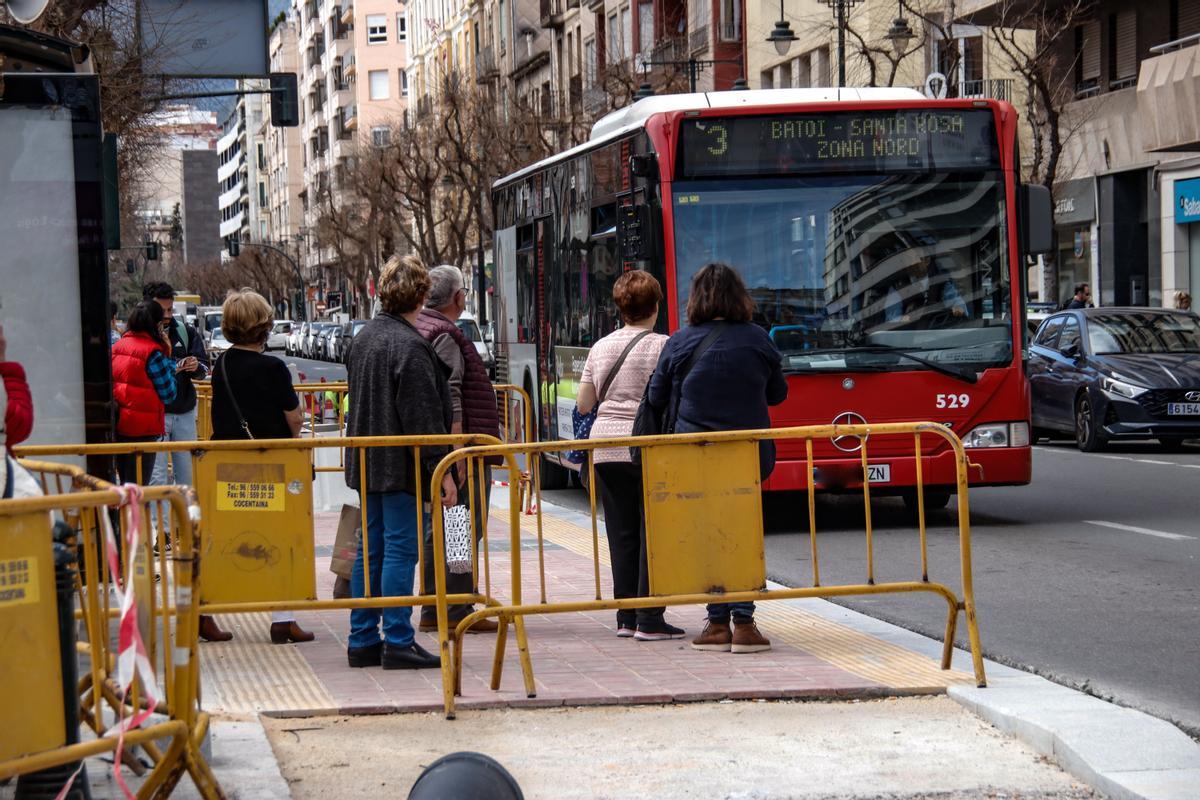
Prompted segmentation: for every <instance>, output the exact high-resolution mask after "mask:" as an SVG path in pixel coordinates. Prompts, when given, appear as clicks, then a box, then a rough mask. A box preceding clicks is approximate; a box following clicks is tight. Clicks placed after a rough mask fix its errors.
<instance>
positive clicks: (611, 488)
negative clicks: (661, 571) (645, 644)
mask: <svg viewBox="0 0 1200 800" xmlns="http://www.w3.org/2000/svg"><path fill="white" fill-rule="evenodd" d="M596 488H597V489H599V490H600V502H601V503H602V504H603V506H604V529H605V530H606V531H607V532H608V555H609V560H611V561H612V573H613V597H615V598H617V599H621V598H623V597H645V596H647V595H648V594H649V593H650V573H649V571H648V570H647V569H646V516H645V510H644V509H643V508H642V469H641V467H639V466H637V465H636V464H629V463H624V462H614V463H608V464H597V465H596ZM665 610H666V609H665V607H663V606H658V607H655V608H639V609H636V610H635V609H622V610H620V611H618V612H617V624H618V625H621V626H624V627H630V628H632V627H634V625H635V624H645V623H653V622H658V621H660V620H661V619H662V618H663V611H665Z"/></svg>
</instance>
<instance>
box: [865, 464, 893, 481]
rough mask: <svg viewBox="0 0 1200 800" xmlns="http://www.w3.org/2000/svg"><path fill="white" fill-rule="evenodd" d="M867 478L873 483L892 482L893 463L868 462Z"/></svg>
mask: <svg viewBox="0 0 1200 800" xmlns="http://www.w3.org/2000/svg"><path fill="white" fill-rule="evenodd" d="M867 480H868V481H870V482H871V483H891V482H892V465H891V464H868V465H867Z"/></svg>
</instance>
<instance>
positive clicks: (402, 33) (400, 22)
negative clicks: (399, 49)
mask: <svg viewBox="0 0 1200 800" xmlns="http://www.w3.org/2000/svg"><path fill="white" fill-rule="evenodd" d="M396 41H397V42H407V41H408V17H406V16H405V15H404V14H403V13H398V14H396Z"/></svg>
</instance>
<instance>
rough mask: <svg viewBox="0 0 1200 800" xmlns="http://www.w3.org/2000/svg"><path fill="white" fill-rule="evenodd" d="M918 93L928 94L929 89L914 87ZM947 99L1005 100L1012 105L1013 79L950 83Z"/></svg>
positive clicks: (948, 84) (987, 79)
mask: <svg viewBox="0 0 1200 800" xmlns="http://www.w3.org/2000/svg"><path fill="white" fill-rule="evenodd" d="M913 88H914V89H916V90H917V91H918V92H922V93H924V92H926V91H927V90H928V87H925V86H914V87H913ZM946 97H948V98H955V99H980V100H1004V101H1006V102H1009V103H1011V102H1012V99H1013V79H1012V78H981V79H979V80H973V81H959V82H958V83H954V82H953V81H950V82H948V83H947V84H946Z"/></svg>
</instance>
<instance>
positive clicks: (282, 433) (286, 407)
mask: <svg viewBox="0 0 1200 800" xmlns="http://www.w3.org/2000/svg"><path fill="white" fill-rule="evenodd" d="M221 315H222V316H221V330H222V331H224V333H225V338H226V339H228V340H229V341H230V342H231V343H232V344H233V346H232V347H231V348H229V349H228V350H226V351H225V353H224V355H222V356H221V358H220V360H218V361H217V364H216V366H215V367H214V368H213V378H212V438H213V439H224V440H229V439H234V440H237V439H291V438H293V437H294V436H296V435H297V434H299V433H300V425H301V423H302V422H303V420H304V411H303V409H301V407H300V398H299V397H297V396H296V392H295V390H293V389H292V375H291V373H290V372H289V371H288V368H287V365H286V364H284V363H283V362H282V361H280V360H279V359H278V358H275V357H274V356H269V355H266V354H264V353H263V347H265V346H266V343H267V336H268V335H269V334H270V332H271V327H272V325H273V324H274V319H273V317H274V315H273V314H272V313H271V305H270V303H268V302H267V300H266V298H264V297H263V296H262V295H261V294H259V293H258V292H256V291H253V290H252V289H242V290H241V291H238V292H230V293H229V295H228V296H227V297H226V298H225V304H224V305H223V306H221ZM200 636H201V638H203V639H205V640H207V641H210V642H213V641H216V642H224V641H228V640H229V639H232V638H233V634H231V633H228V632H226V631H223V630H221V629H220V628H219V627H217V623H216V620H215V619H213V618H212V617H210V616H203V617H201V618H200ZM313 638H314V637H313V635H312V634H311V633H309V632H308V631H306V630H304V629H303V628H301V627H300V626H299V625H298V624H296V615H295V614H294V613H293V612H291V611H281V612H275V613H273V614H272V615H271V641H272V642H274V643H275V644H287V643H288V642H311V641H312V640H313Z"/></svg>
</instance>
